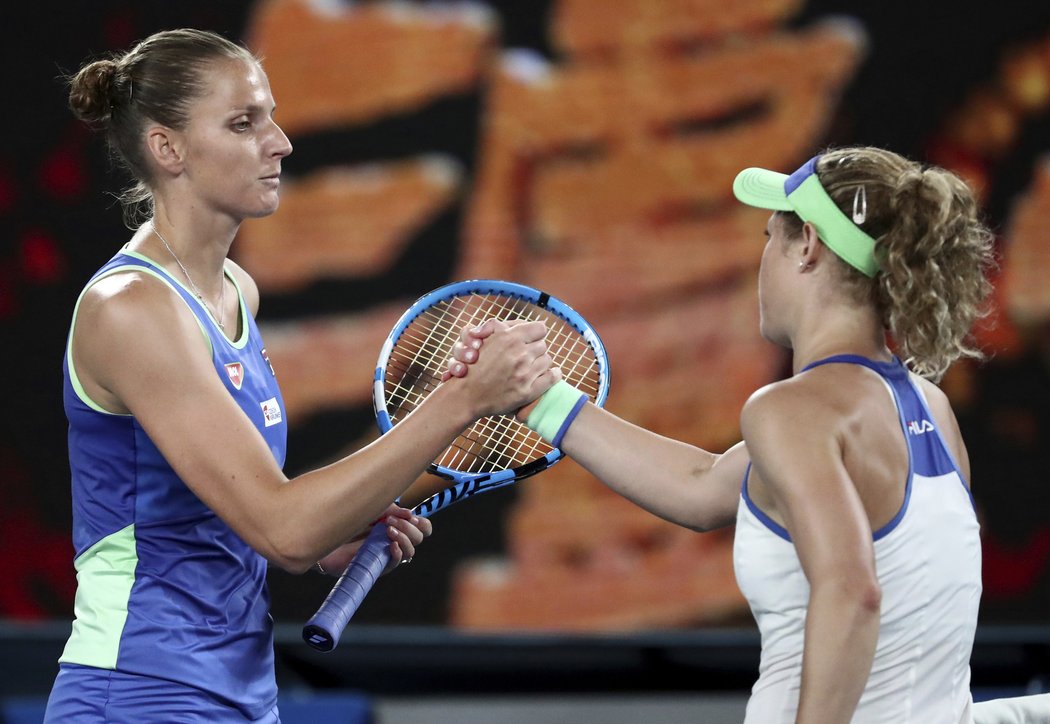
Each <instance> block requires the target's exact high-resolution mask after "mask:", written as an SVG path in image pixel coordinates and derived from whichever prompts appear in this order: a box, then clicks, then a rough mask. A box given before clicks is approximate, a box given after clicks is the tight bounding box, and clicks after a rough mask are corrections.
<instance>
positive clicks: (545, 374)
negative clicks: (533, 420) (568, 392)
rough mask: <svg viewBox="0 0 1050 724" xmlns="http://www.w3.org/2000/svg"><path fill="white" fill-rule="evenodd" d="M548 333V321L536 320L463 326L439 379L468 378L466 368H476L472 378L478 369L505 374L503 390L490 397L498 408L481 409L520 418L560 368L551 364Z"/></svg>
mask: <svg viewBox="0 0 1050 724" xmlns="http://www.w3.org/2000/svg"><path fill="white" fill-rule="evenodd" d="M546 334H547V327H546V325H545V324H544V323H543V322H540V321H525V320H520V319H517V320H509V321H503V320H499V319H489V320H486V321H485V322H483V323H482V324H480V325H477V326H466V327H464V328H463V329H462V330H461V331H460V336H459V339H458V340H457V341H456V343H455V345H453V347H452V357H451V358H450V359H449V361H448V367H447V368H446V369H445V371H444V372H443V373H442V376H441V381H442V382H446V381H448V380H450V379H452V378H460V379H464V378H467V372H468V369H469V368H474V371H473V372H471V373H470V380H471V381H473V380H474V378H475V377H481V376H482V375H485V376H486V378H492V377H498V376H499V375H500V374H508V375H509V376H508V377H507V378H506V381H507V386H506V389H505V390H504V394H502V395H501V396H499V398H498V399H496V398H494V399H492V400H490V401H489V403H490V407H494V408H497V409H494V410H493V411H491V412H487V413H485V414H507V413H516V416H517V417H518V419H524V417H527V415H528V410H529V409H531V407H532V403H534V402H535V401H536V399H537V398H539V396H540V395H542V394H543V393H544V392H546V391H547V389H548V388H549V387H550V386H551V385H553V384H554V383H555V382H557V381H558V380H559V379H561V370H559V369H558V368H557V367H552V366H551V365H552V360H551V358H550V356H549V355H548V353H547V344H546V341H545V338H546ZM482 346H484V348H485V354H484V355H482V354H481V349H482ZM483 357H484V360H483V359H482V358H483ZM490 360H492V362H491V364H490ZM482 383H489V379H483V380H480V381H479V382H478V384H482Z"/></svg>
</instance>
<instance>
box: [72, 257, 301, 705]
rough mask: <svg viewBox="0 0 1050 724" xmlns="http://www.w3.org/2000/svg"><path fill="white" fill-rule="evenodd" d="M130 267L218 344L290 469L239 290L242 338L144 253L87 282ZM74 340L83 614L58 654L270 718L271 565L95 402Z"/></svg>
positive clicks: (267, 375)
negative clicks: (83, 380) (168, 294)
mask: <svg viewBox="0 0 1050 724" xmlns="http://www.w3.org/2000/svg"><path fill="white" fill-rule="evenodd" d="M129 270H133V271H138V272H141V273H146V274H149V275H152V276H154V277H156V278H157V279H159V280H160V281H162V282H164V283H165V284H167V285H168V286H169V287H170V288H171V289H172V290H173V291H174V292H175V293H177V294H178V295H179V296H180V297H182V299H183V301H185V303H186V305H187V307H189V309H190V310H191V311H192V312H193V314H194V316H195V317H196V318H197V322H198V324H199V325H200V328H201V331H202V333H203V335H204V338H205V340H204V341H205V343H207V344H208V345H209V346H210V348H211V353H212V361H213V363H214V365H215V373H216V374H217V375H218V376H219V378H220V379H221V380H222V382H223V384H224V385H225V386H226V389H227V391H228V392H229V394H230V396H231V397H233V399H234V400H236V401H237V404H238V405H240V407H241V409H242V410H243V411H244V414H246V415H247V416H248V417H249V419H251V420H252V422H253V423H254V424H255V426H256V428H257V429H258V430H259V434H261V435H262V436H263V437H264V438H265V440H266V442H267V444H268V445H269V447H270V450H271V451H272V453H273V456H274V458H275V459H276V461H277V463H278V465H280V466H283V465H284V460H285V450H286V441H287V424H286V423H285V421H284V414H283V410H284V403H283V401H282V399H281V393H280V391H279V389H278V386H277V380H276V378H275V375H274V372H273V368H272V367H271V366H270V363H269V359H268V358H267V356H266V350H265V349H264V348H263V345H262V339H261V337H260V335H259V329H258V327H257V326H256V324H255V320H254V318H253V317H252V316H251V314H249V313H248V310H247V307H246V305H245V303H244V298H243V296H242V295H241V293H240V288H239V287H238V289H237V296H238V299H239V308H240V322H241V324H240V328H241V334H240V336H239V337H238V339H236V340H233V341H231V340H229V339H227V338H226V336H225V335H224V334H223V333H222V331H220V330H219V328H218V326H217V325H216V324H215V322H214V320H213V319H212V317H211V315H210V314H209V312H208V311H207V310H206V308H205V307H204V306H203V305H202V304H201V302H200V301H199V300H198V299H197V298H196V297H195V296H194V295H193V293H191V292H190V291H189V290H188V289H186V288H185V287H183V286H182V284H181V283H180V282H179V281H178V280H176V279H174V278H173V277H172V276H170V275H169V274H168V273H167V272H165V271H164V270H163V269H162V268H160V267H159V266H157V265H156V264H154V263H153V262H152V261H150V260H149V259H148V258H146V257H144V256H141V255H138V254H136V253H134V252H128V251H123V252H121V253H119V254H117V255H116V256H115V257H113V258H112V259H111V260H110V261H109V262H108V263H107V264H106V265H105V266H103V267H102V268H101V269H100V270H99V271H98V272H97V273H96V274H95V275H94V276H93V277H92V279H91V281H90V282H89V283H88V285H87V287H90V286H91V285H92V284H94V283H95V282H96V281H98V280H99V279H101V278H102V277H104V276H107V275H109V274H113V273H115V272H121V271H129ZM228 276H229V275H228ZM230 279H231V281H233V277H232V276H230ZM234 285H235V286H236V281H234ZM87 287H86V288H87ZM86 288H85V290H86ZM81 297H83V293H82V294H81ZM79 304H80V302H79V301H78V302H77V307H78V308H79ZM73 324H74V325H75V324H76V311H74V314H73ZM72 339H73V328H72V326H71V328H70V334H69V342H67V346H66V355H65V359H64V360H63V377H64V382H63V388H64V389H63V397H64V405H65V411H66V416H67V418H68V420H69V462H70V468H71V472H72V496H73V545H74V550H75V556H76V557H75V560H74V566H75V568H76V571H77V593H76V602H75V616H76V618H75V620H74V622H73V631H72V634H71V635H70V638H69V641H68V642H67V644H66V647H65V650H64V652H63V654H62V657H61V658H60V659H59V661H60V662H62V663H73V664H80V665H83V666H91V667H97V668H102V669H111V670H116V671H121V672H125V673H129V674H136V675H141V676H148V677H153V678H157V679H163V680H166V681H170V682H174V683H176V684H183V685H186V686H189V687H194V688H196V689H199V690H202V691H204V692H208V693H209V694H210V695H212V696H213V697H214V698H215V699H216V700H217V701H219V702H221V703H223V704H225V705H228V706H231V707H235V708H237V709H238V710H240V711H242V712H243V713H244V714H245V715H246V716H248V717H249V718H255V717H259V716H261V715H263V714H265V713H266V712H268V711H270V710H271V709H272V708H273V707H274V705H275V702H276V700H277V685H276V680H275V675H274V659H273V621H272V619H271V618H270V614H269V605H270V600H269V593H268V591H267V587H266V567H267V563H266V560H265V559H264V558H263V557H262V556H260V555H259V554H258V553H256V552H255V550H253V549H252V548H251V547H250V546H248V544H247V543H245V542H244V541H243V540H242V539H241V538H240V536H238V535H237V534H236V533H235V532H234V531H233V530H232V529H231V528H230V527H229V526H228V525H227V524H226V523H225V522H223V521H222V520H221V519H220V518H219V517H218V516H217V515H216V514H215V513H214V512H212V510H211V509H210V508H208V507H207V506H206V505H205V504H204V503H203V502H201V500H200V499H199V498H197V496H196V495H194V493H193V492H192V491H191V490H190V489H189V488H188V487H187V486H186V484H185V483H183V482H182V480H180V479H179V477H178V476H177V475H176V474H175V471H174V470H172V468H171V466H170V465H169V464H168V462H167V460H165V459H164V456H163V455H162V454H161V453H160V451H159V450H158V449H157V447H156V446H155V445H154V444H153V441H152V440H151V439H150V438H149V436H148V435H147V434H146V432H145V431H144V430H143V429H142V427H141V426H140V425H139V423H138V421H137V420H136V419H135V418H134V417H133V416H132V415H126V414H114V413H110V412H107V411H105V410H104V409H102V408H101V407H100V406H99V405H98V404H96V403H95V402H93V401H92V400H90V398H89V397H88V396H87V394H85V392H84V390H83V388H82V387H81V385H80V383H79V380H78V379H77V376H76V370H75V369H74V368H73V365H72V356H71V346H72V344H71V343H72Z"/></svg>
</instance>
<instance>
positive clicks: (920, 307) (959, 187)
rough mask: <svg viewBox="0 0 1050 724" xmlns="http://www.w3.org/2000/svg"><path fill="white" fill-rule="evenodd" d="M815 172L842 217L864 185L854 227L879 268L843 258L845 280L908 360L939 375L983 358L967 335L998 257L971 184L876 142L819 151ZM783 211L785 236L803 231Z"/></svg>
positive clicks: (981, 307) (983, 310) (981, 308)
mask: <svg viewBox="0 0 1050 724" xmlns="http://www.w3.org/2000/svg"><path fill="white" fill-rule="evenodd" d="M817 177H818V178H819V179H820V183H821V185H822V186H823V187H824V189H825V190H826V191H827V192H828V195H829V196H831V198H832V199H833V200H834V201H835V204H836V205H837V206H838V207H839V209H840V210H841V211H842V212H843V213H844V214H846V215H847V216H851V215H852V212H853V204H854V199H855V198H856V196H857V193H858V191H859V190H860V189H861V188H863V193H864V195H865V196H866V197H867V213H866V215H865V219H864V221H863V222H862V223H860V224H858V226H860V228H862V229H864V231H866V232H867V233H868V234H869V235H870V236H871V237H873V238H874V239H875V258H876V259H877V260H878V262H879V272H878V273H877V274H876V275H875V277H874V278H868V277H866V276H864V275H863V274H861V273H860V272H859V271H857V270H855V269H853V268H852V267H850V266H849V265H848V264H846V263H845V262H841V260H840V264H839V266H840V267H841V268H840V272H841V276H842V280H843V281H844V283H845V284H846V285H847V287H848V288H849V289H850V290H851V291H852V293H853V295H854V297H855V298H856V299H857V300H858V301H859V302H865V301H866V302H870V303H873V304H875V305H876V308H877V309H878V310H879V312H880V314H881V316H882V321H883V324H884V325H885V327H886V328H887V329H888V330H889V332H890V334H891V335H892V337H893V339H894V341H895V342H896V344H897V347H898V351H899V353H900V355H901V357H902V358H903V359H904V360H905V362H906V363H907V364H908V366H909V367H910V368H911V369H912V370H914V371H915V372H916V373H918V374H920V375H922V376H924V377H929V378H931V379H934V380H939V379H940V377H941V376H942V375H943V374H944V372H945V371H946V370H947V369H948V367H949V366H950V365H951V363H952V362H954V361H955V360H956V359H958V358H959V357H973V358H981V357H983V354H982V352H981V351H980V350H979V349H977V348H976V347H974V346H973V345H972V344H971V343H970V341H969V335H970V331H971V329H972V328H973V324H974V322H976V321H977V319H979V318H980V317H982V316H984V315H985V314H986V313H987V310H986V308H985V306H984V305H985V302H986V300H987V298H988V294H989V293H990V291H991V284H990V282H989V281H988V273H989V272H990V271H991V269H992V268H993V267H994V266H995V259H994V252H993V236H992V233H991V232H990V231H989V230H988V229H987V227H985V225H984V224H983V223H982V222H981V221H980V219H979V216H978V208H977V202H976V200H975V199H974V195H973V192H972V191H971V189H970V187H969V186H967V185H966V183H965V182H964V181H962V179H960V178H959V177H958V176H956V175H955V174H953V173H951V172H950V171H946V170H944V169H942V168H938V167H935V166H932V167H924V166H922V165H920V164H918V163H915V162H914V161H910V160H908V159H906V158H904V157H902V156H900V155H898V154H896V153H893V152H891V151H886V150H883V149H880V148H872V147H856V148H842V149H836V150H832V151H829V152H827V153H825V154H823V155H822V156H821V158H820V160H819V161H818V162H817ZM782 216H783V217H784V221H785V223H786V224H787V226H786V230H787V231H788V233H789V234H790V235H791V236H795V235H796V234H799V233H801V230H802V220H801V219H799V217H798V216H797V215H795V214H794V213H782Z"/></svg>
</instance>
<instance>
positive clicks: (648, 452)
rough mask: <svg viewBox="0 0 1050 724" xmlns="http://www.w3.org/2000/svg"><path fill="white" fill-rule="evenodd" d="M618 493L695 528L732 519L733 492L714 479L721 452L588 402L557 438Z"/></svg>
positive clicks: (580, 461)
mask: <svg viewBox="0 0 1050 724" xmlns="http://www.w3.org/2000/svg"><path fill="white" fill-rule="evenodd" d="M561 447H562V449H563V450H564V451H565V453H566V454H567V455H569V456H571V457H572V458H573V459H574V460H576V461H577V462H578V463H580V465H582V466H583V467H584V468H585V469H587V470H588V471H589V472H591V473H592V474H594V475H595V476H596V477H597V478H598V479H599V480H601V481H602V482H603V483H604V484H605V485H607V486H609V487H610V488H611V489H613V490H615V491H616V492H617V493H619V494H620V495H622V496H624V497H625V498H627V499H628V500H631V501H632V502H634V503H636V504H637V505H639V506H641V507H642V508H645V509H646V510H648V511H650V512H651V513H654V514H655V515H658V516H660V517H661V518H664V519H665V520H669V521H671V522H673V523H677V524H679V525H682V526H685V527H688V528H692V529H694V530H710V529H712V528H718V527H721V526H724V525H728V524H729V523H731V522H732V521H733V516H734V514H735V500H736V494H735V492H733V491H728V493H727V491H726V490H724V488H725V486H724V485H722V484H721V483H720V482H719V481H715V480H713V479H712V477H713V476H712V471H713V470H714V468H715V465H716V464H717V463H718V461H719V459H720V458H721V457H722V456H720V455H717V454H714V453H710V452H707V451H706V450H701V449H700V448H697V447H694V446H692V445H688V444H686V443H683V442H679V441H677V440H672V439H670V438H667V437H664V436H662V435H658V434H656V433H654V432H651V431H649V430H646V429H644V428H641V427H638V426H637V425H633V424H631V423H629V422H627V421H625V420H622V419H620V418H619V417H617V416H615V415H613V414H611V413H609V412H606V411H605V410H602V409H600V408H598V407H596V406H594V405H591V404H588V405H587V406H586V407H584V409H583V410H581V411H580V414H579V415H578V416H577V418H576V420H575V421H574V422H573V423H572V425H571V426H570V427H569V429H568V431H567V432H566V434H565V437H564V439H563V440H562V444H561Z"/></svg>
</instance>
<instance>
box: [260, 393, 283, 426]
mask: <svg viewBox="0 0 1050 724" xmlns="http://www.w3.org/2000/svg"><path fill="white" fill-rule="evenodd" d="M259 404H260V405H261V406H262V413H263V420H265V421H266V427H272V426H274V425H277V424H279V423H280V422H281V419H282V417H281V406H280V405H278V404H277V398H276V397H271V398H270V399H268V400H267V401H266V402H260V403H259Z"/></svg>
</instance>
